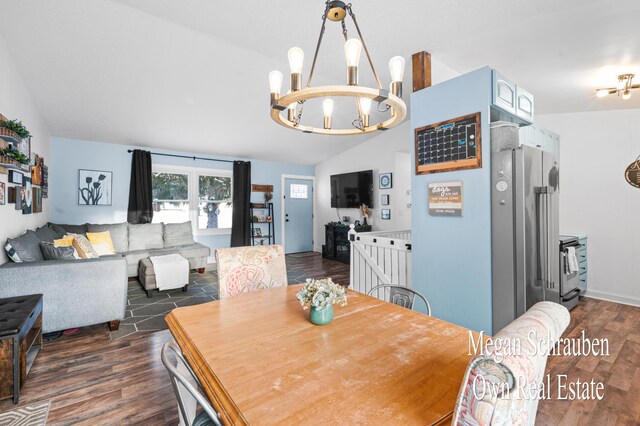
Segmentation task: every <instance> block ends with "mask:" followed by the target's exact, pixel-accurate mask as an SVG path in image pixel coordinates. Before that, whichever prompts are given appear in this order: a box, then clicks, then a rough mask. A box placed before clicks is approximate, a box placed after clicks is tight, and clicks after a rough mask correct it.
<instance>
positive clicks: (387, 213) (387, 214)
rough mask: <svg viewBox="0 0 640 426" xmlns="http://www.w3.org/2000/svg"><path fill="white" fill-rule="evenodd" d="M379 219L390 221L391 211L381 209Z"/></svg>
mask: <svg viewBox="0 0 640 426" xmlns="http://www.w3.org/2000/svg"><path fill="white" fill-rule="evenodd" d="M380 217H381V218H382V220H390V219H391V209H382V210H380Z"/></svg>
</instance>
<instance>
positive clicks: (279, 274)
mask: <svg viewBox="0 0 640 426" xmlns="http://www.w3.org/2000/svg"><path fill="white" fill-rule="evenodd" d="M216 261H217V270H218V282H219V284H220V298H224V297H229V296H237V295H239V294H242V293H248V292H251V291H255V290H261V289H266V288H273V287H283V286H286V285H287V264H286V262H285V256H284V247H282V246H281V245H264V246H249V247H232V248H220V249H217V250H216Z"/></svg>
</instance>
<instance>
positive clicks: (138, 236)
mask: <svg viewBox="0 0 640 426" xmlns="http://www.w3.org/2000/svg"><path fill="white" fill-rule="evenodd" d="M163 247H164V241H163V239H162V224H161V223H141V224H137V225H129V251H134V250H148V249H156V248H163Z"/></svg>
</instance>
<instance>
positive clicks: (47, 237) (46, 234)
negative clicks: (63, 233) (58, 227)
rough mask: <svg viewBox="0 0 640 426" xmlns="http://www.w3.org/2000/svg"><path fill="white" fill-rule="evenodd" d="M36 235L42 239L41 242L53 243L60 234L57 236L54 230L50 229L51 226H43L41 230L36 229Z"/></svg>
mask: <svg viewBox="0 0 640 426" xmlns="http://www.w3.org/2000/svg"><path fill="white" fill-rule="evenodd" d="M35 232H36V235H37V236H38V238H40V241H49V242H51V241H53V240H55V239H57V238H59V237H58V234H56V233H55V232H54V231H53V229H51V228H49V225H43V226H41V227H40V228H38V229H36V231H35Z"/></svg>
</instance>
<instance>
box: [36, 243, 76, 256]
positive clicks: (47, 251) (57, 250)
mask: <svg viewBox="0 0 640 426" xmlns="http://www.w3.org/2000/svg"><path fill="white" fill-rule="evenodd" d="M40 250H42V254H43V255H44V260H75V259H76V257H75V250H74V249H73V247H71V246H67V247H56V246H55V245H53V243H50V242H42V243H40Z"/></svg>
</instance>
